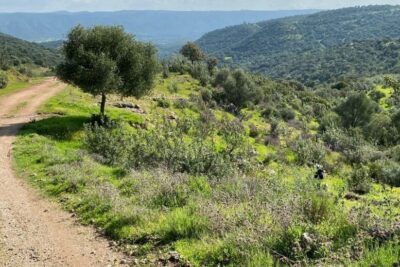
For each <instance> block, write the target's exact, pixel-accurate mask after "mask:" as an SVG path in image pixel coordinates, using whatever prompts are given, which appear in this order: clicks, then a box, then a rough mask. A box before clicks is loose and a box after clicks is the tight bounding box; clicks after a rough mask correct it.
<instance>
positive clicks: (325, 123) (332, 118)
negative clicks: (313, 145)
mask: <svg viewBox="0 0 400 267" xmlns="http://www.w3.org/2000/svg"><path fill="white" fill-rule="evenodd" d="M339 126H340V117H339V115H338V114H337V113H335V112H327V113H326V114H325V115H324V116H323V117H322V118H321V121H320V124H319V130H320V131H321V132H325V131H327V130H328V129H333V128H337V127H339Z"/></svg>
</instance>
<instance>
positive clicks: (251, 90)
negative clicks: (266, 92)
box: [213, 69, 262, 109]
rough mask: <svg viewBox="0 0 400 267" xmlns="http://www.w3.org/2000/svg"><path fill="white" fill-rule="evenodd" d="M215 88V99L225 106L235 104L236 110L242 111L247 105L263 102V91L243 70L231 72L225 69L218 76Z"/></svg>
mask: <svg viewBox="0 0 400 267" xmlns="http://www.w3.org/2000/svg"><path fill="white" fill-rule="evenodd" d="M213 85H214V87H216V88H217V90H216V91H215V95H214V98H215V100H216V101H217V102H219V103H220V104H223V105H230V104H233V105H234V106H235V107H236V108H238V109H241V108H243V107H245V106H246V104H248V103H250V102H253V103H257V102H259V101H260V100H261V98H262V97H261V95H262V93H261V91H260V89H259V88H258V87H257V86H256V85H255V83H254V81H253V80H252V78H251V77H250V75H249V74H247V73H245V72H244V71H242V70H236V71H233V72H232V71H230V70H228V69H223V70H221V71H219V72H218V73H217V74H216V77H215V80H214V83H213Z"/></svg>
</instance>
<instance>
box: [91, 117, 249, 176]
mask: <svg viewBox="0 0 400 267" xmlns="http://www.w3.org/2000/svg"><path fill="white" fill-rule="evenodd" d="M216 131H217V132H218V133H219V135H220V137H221V143H220V144H216V143H215V142H212V141H211V140H210V136H211V135H212V134H215V133H216ZM86 132H87V138H86V139H87V141H86V143H87V145H88V147H89V149H90V151H92V152H93V153H96V154H98V155H100V156H101V157H102V161H104V162H106V163H107V164H112V165H120V166H121V167H124V168H132V167H135V168H140V167H150V168H151V167H163V166H165V167H167V168H168V169H169V170H171V171H172V172H184V173H191V174H207V175H209V176H213V177H222V176H225V175H227V174H228V173H230V172H232V170H234V169H237V168H245V167H246V166H247V165H246V166H245V165H244V163H250V159H251V157H250V154H249V152H248V151H249V150H248V148H247V145H246V142H245V135H244V133H245V132H244V128H243V126H242V125H241V124H240V123H238V122H237V121H236V120H234V121H228V120H222V121H217V122H216V125H214V123H210V121H209V120H206V121H204V120H203V119H201V118H200V119H199V120H196V121H192V120H179V119H178V120H176V121H173V122H172V121H170V120H167V119H165V120H164V121H163V122H162V123H160V124H159V125H157V126H156V127H155V128H154V129H152V130H144V129H137V130H136V131H133V129H129V128H128V127H125V126H124V125H119V124H116V125H115V126H114V127H112V128H110V127H108V128H107V127H97V126H95V127H92V128H88V127H87V129H86ZM188 137H190V138H188Z"/></svg>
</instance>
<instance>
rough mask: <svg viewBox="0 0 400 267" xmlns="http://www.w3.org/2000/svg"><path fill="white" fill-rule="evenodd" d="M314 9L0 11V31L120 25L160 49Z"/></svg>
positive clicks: (47, 37)
mask: <svg viewBox="0 0 400 267" xmlns="http://www.w3.org/2000/svg"><path fill="white" fill-rule="evenodd" d="M314 12H316V11H315V10H290V11H204V12H202V11H186V12H185V11H182V12H180V11H119V12H78V13H70V12H55V13H41V14H38V13H2V14H0V32H4V33H6V34H10V35H12V36H16V37H18V38H21V39H24V40H28V41H35V42H46V41H56V40H61V39H64V38H65V37H66V35H67V33H68V31H69V30H70V29H71V27H73V26H75V25H77V24H81V25H83V26H92V25H97V24H103V25H122V26H124V28H125V29H126V30H127V31H128V32H130V33H132V34H135V35H136V37H137V38H138V39H140V40H142V41H151V42H153V43H155V44H156V45H158V46H159V47H160V48H161V49H164V48H165V47H167V48H166V50H168V49H169V48H170V47H171V46H176V45H181V44H182V43H184V42H186V41H189V40H196V39H198V38H200V37H201V36H202V35H203V34H205V33H207V32H209V31H212V30H216V29H219V28H222V27H226V26H229V25H236V24H239V23H243V22H249V23H255V22H258V21H263V20H270V19H276V18H281V17H288V16H293V15H300V14H310V13H314Z"/></svg>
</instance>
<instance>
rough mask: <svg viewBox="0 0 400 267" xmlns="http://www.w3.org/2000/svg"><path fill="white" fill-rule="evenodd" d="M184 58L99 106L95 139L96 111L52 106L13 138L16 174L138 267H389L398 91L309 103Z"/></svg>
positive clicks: (299, 94)
mask: <svg viewBox="0 0 400 267" xmlns="http://www.w3.org/2000/svg"><path fill="white" fill-rule="evenodd" d="M190 47H191V49H189V50H190V51H197V49H195V47H194V46H193V44H190ZM189 50H182V53H183V54H184V55H186V57H187V58H186V57H183V56H176V57H174V58H172V59H171V60H169V61H165V62H163V72H162V74H160V75H159V77H158V79H157V81H156V83H155V87H154V90H153V93H152V94H151V95H149V96H146V97H144V98H142V99H140V100H138V99H135V98H129V97H126V98H124V99H123V100H121V98H120V97H118V96H113V97H110V98H109V100H110V101H109V102H110V103H111V104H112V105H113V106H114V107H113V108H110V109H109V111H108V115H109V116H110V118H111V120H110V121H109V122H108V123H106V124H105V125H102V126H99V125H98V124H97V123H95V122H94V123H90V116H91V114H92V113H94V112H97V109H98V99H95V98H93V97H91V96H90V95H86V94H84V93H82V92H80V91H78V89H75V88H68V89H67V90H66V91H65V92H62V93H61V94H60V95H58V96H56V97H55V98H53V99H52V100H51V101H50V102H49V103H47V104H46V105H45V106H44V107H42V109H41V112H42V113H48V114H58V116H55V117H50V118H48V119H45V120H42V121H37V122H34V123H31V124H29V125H28V126H26V127H25V128H24V129H23V131H22V132H21V134H20V137H19V138H18V141H17V144H16V149H15V153H14V155H15V159H16V165H17V167H18V170H19V171H20V172H21V174H23V175H24V176H26V177H27V178H28V179H29V180H30V181H31V182H32V183H34V184H35V185H37V186H39V187H40V188H41V189H42V190H44V191H45V192H46V193H48V194H50V195H52V196H54V197H57V198H59V199H60V201H61V202H62V203H63V205H65V207H66V208H68V209H69V210H71V211H72V212H74V213H75V214H76V215H77V216H78V217H79V218H80V219H81V220H82V222H84V223H87V224H94V225H96V226H97V227H99V228H100V229H102V230H103V231H104V234H106V235H108V236H109V237H110V238H113V239H115V240H117V241H118V242H119V243H120V244H121V245H123V247H124V248H125V249H126V250H127V251H128V252H129V253H130V255H132V256H134V257H137V258H139V259H140V260H139V263H138V264H141V265H145V264H149V265H156V264H158V265H161V266H163V265H165V266H168V264H173V265H177V266H187V265H189V264H190V265H194V266H272V265H273V264H274V263H275V264H282V265H307V266H310V265H319V266H321V265H322V266H323V265H344V266H371V265H376V266H392V265H393V264H396V263H398V260H399V254H398V253H399V251H400V247H399V237H400V226H399V223H398V222H399V218H400V210H399V203H400V198H399V196H400V189H399V186H400V180H399V178H400V174H399V173H400V158H399V144H400V125H399V118H400V111H399V110H400V90H399V89H400V85H399V82H398V77H394V76H390V77H389V76H388V77H381V76H377V77H375V78H368V79H361V78H359V79H343V80H339V81H337V82H336V83H334V85H333V86H329V87H321V88H319V89H314V90H310V89H309V88H307V87H305V86H304V85H302V84H301V83H299V82H295V81H274V80H270V79H267V78H265V77H262V76H258V75H255V74H251V73H248V72H245V71H243V70H240V69H236V70H230V69H219V68H215V67H214V66H215V65H214V64H208V63H209V62H210V58H207V57H205V55H203V56H202V57H199V58H197V59H196V60H194V58H192V57H191V55H192V53H186V52H187V51H189ZM185 51H186V52H185ZM214 63H215V62H214ZM315 164H322V165H323V166H324V168H325V170H326V171H327V176H326V178H325V179H324V180H322V181H321V180H317V179H314V174H315V171H316V170H315V167H314V165H315Z"/></svg>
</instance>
